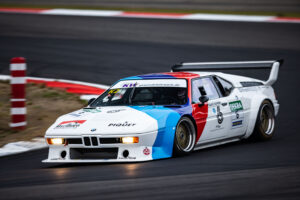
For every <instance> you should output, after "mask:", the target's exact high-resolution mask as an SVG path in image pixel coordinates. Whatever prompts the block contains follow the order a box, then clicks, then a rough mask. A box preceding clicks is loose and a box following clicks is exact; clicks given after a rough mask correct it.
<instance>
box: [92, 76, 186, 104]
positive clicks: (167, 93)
mask: <svg viewBox="0 0 300 200" xmlns="http://www.w3.org/2000/svg"><path fill="white" fill-rule="evenodd" d="M183 81H184V84H178V83H176V82H177V81H175V84H174V80H172V82H171V85H168V84H165V83H164V84H161V81H158V83H157V82H155V81H154V83H151V84H149V80H147V81H141V80H139V81H138V82H134V83H129V84H127V83H122V82H121V84H120V83H118V84H117V85H115V86H113V87H112V88H111V89H109V90H107V91H106V92H104V93H103V94H102V95H100V96H99V97H98V98H97V99H96V100H95V101H93V102H92V103H91V104H90V105H89V106H90V107H100V106H127V105H183V104H186V103H187V88H186V81H185V80H183ZM147 82H148V84H147ZM145 83H146V84H145ZM130 84H131V85H130ZM147 86H152V87H147ZM153 86H155V87H153ZM162 86H164V87H162ZM176 86H177V87H176ZM183 86H185V87H183Z"/></svg>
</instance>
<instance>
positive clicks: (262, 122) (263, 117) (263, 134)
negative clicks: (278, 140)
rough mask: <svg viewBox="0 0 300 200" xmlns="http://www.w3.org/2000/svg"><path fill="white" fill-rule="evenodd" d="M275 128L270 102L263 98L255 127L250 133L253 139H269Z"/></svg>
mask: <svg viewBox="0 0 300 200" xmlns="http://www.w3.org/2000/svg"><path fill="white" fill-rule="evenodd" d="M274 130H275V114H274V108H273V106H272V104H271V103H270V102H269V101H267V100H264V101H263V102H262V104H261V105H260V108H259V111H258V114H257V119H256V124H255V128H254V131H253V134H252V137H253V139H254V140H260V141H266V140H270V139H271V138H272V137H273V135H274Z"/></svg>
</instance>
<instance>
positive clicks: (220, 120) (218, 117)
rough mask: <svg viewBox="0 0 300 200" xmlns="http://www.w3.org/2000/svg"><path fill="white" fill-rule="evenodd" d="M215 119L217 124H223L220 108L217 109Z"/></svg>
mask: <svg viewBox="0 0 300 200" xmlns="http://www.w3.org/2000/svg"><path fill="white" fill-rule="evenodd" d="M217 119H218V123H219V124H222V122H223V119H224V118H223V113H222V112H221V111H220V106H218V107H217Z"/></svg>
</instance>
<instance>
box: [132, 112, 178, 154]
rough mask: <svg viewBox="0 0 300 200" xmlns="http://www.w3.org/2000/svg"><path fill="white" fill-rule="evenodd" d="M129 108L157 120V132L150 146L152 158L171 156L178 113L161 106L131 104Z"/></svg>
mask: <svg viewBox="0 0 300 200" xmlns="http://www.w3.org/2000/svg"><path fill="white" fill-rule="evenodd" d="M131 108H134V109H136V110H139V111H141V112H144V113H146V114H147V115H149V116H150V117H152V118H154V119H155V120H156V121H157V126H158V133H157V137H156V139H155V142H154V144H153V147H152V158H153V159H160V158H168V157H171V156H172V153H173V143H174V136H175V129H176V125H177V123H178V120H179V119H180V114H179V113H178V112H176V111H174V110H173V109H170V108H165V107H163V106H132V107H131Z"/></svg>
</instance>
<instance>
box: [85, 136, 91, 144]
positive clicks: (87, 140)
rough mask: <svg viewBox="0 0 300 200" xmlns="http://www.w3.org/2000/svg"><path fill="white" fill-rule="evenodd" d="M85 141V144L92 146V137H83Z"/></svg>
mask: <svg viewBox="0 0 300 200" xmlns="http://www.w3.org/2000/svg"><path fill="white" fill-rule="evenodd" d="M83 141H84V145H85V146H91V140H90V137H83Z"/></svg>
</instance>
